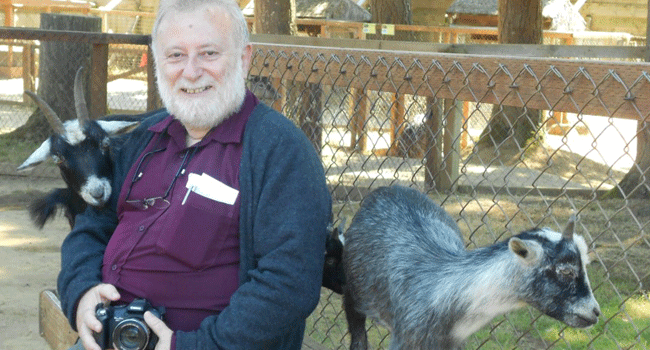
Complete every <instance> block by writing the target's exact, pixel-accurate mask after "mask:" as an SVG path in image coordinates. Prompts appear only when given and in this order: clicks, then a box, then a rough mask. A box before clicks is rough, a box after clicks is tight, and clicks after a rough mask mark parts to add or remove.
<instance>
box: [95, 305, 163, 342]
mask: <svg viewBox="0 0 650 350" xmlns="http://www.w3.org/2000/svg"><path fill="white" fill-rule="evenodd" d="M146 311H151V313H152V314H153V315H154V316H156V317H158V318H160V319H162V317H163V315H164V314H165V308H164V307H159V308H154V307H153V306H152V305H151V304H150V303H149V302H148V301H147V300H145V299H135V300H133V302H131V304H128V305H118V306H108V307H105V306H104V304H98V305H97V307H96V308H95V316H97V319H98V320H99V322H101V323H102V331H101V332H100V333H94V332H93V335H94V336H95V341H96V342H97V344H98V345H99V346H100V347H101V348H102V349H118V350H148V349H151V350H153V349H154V348H155V347H156V343H158V337H157V336H156V334H155V333H154V332H153V331H152V330H151V329H150V328H149V326H147V323H146V322H145V321H144V313H145V312H146Z"/></svg>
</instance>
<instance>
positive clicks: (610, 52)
mask: <svg viewBox="0 0 650 350" xmlns="http://www.w3.org/2000/svg"><path fill="white" fill-rule="evenodd" d="M0 33H1V30H0ZM555 33H556V34H557V37H559V38H562V39H568V38H565V37H564V36H563V34H565V33H562V32H555ZM549 35H550V34H549ZM553 37H556V36H555V34H553ZM251 41H252V42H253V43H254V46H255V47H259V46H260V45H266V44H277V45H291V46H293V45H298V46H313V47H345V48H350V49H359V50H391V51H396V52H422V53H425V52H426V53H435V52H438V53H457V54H472V55H494V56H517V57H519V56H521V57H536V58H543V57H549V58H558V57H580V58H598V59H603V58H623V59H633V58H638V59H643V58H644V55H645V48H644V47H642V46H641V47H638V46H612V45H610V46H603V45H579V46H567V45H532V44H498V45H497V44H495V45H484V44H449V43H447V44H438V43H422V42H405V41H390V40H389V41H385V40H357V39H331V38H314V37H288V36H282V35H273V34H253V35H251Z"/></svg>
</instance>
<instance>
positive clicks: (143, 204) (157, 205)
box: [125, 133, 198, 210]
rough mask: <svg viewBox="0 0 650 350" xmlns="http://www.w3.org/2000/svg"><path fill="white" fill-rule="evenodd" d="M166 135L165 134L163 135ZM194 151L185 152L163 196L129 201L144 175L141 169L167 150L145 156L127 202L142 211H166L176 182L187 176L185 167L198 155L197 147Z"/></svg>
mask: <svg viewBox="0 0 650 350" xmlns="http://www.w3.org/2000/svg"><path fill="white" fill-rule="evenodd" d="M163 134H164V133H163ZM159 144H160V138H159V139H158V141H157V144H156V147H157V146H158V145H159ZM191 149H192V151H191V152H190V150H189V149H188V150H187V151H186V152H185V156H183V161H182V162H181V166H180V167H179V168H178V170H177V171H176V174H175V175H174V178H173V179H172V181H171V183H170V184H169V187H167V190H166V191H165V193H164V194H163V195H162V196H156V197H149V198H144V199H129V196H130V195H131V190H132V189H133V185H135V183H136V182H138V181H139V180H140V179H141V178H142V175H143V171H142V170H141V169H144V168H146V164H144V163H145V159H146V160H147V163H148V162H149V159H150V156H151V155H154V154H156V153H159V152H162V151H164V150H165V149H164V148H160V149H156V150H153V151H150V152H147V153H146V154H145V155H144V156H142V159H140V162H139V163H138V166H137V167H136V169H135V173H134V174H133V178H132V179H131V184H130V185H129V190H128V192H127V193H126V200H125V202H126V203H128V204H130V205H132V206H133V207H136V208H138V209H140V210H147V209H149V208H154V209H159V210H161V209H166V208H168V207H169V205H170V203H169V200H168V199H167V197H169V194H170V193H171V190H172V188H174V184H175V183H176V180H177V179H178V178H179V177H180V176H181V175H183V174H185V167H186V166H187V165H188V164H189V162H190V160H192V157H194V155H195V154H196V151H197V149H198V147H197V146H194V147H192V148H191ZM143 164H144V166H143Z"/></svg>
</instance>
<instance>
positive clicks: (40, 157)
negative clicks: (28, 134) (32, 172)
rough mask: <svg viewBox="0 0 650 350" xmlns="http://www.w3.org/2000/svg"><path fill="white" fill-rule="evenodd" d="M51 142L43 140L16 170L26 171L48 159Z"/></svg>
mask: <svg viewBox="0 0 650 350" xmlns="http://www.w3.org/2000/svg"><path fill="white" fill-rule="evenodd" d="M51 147H52V142H51V141H50V139H47V140H45V141H44V142H43V143H42V144H41V146H40V147H39V148H37V149H36V151H34V153H32V154H31V155H30V156H29V157H27V159H26V160H25V161H24V162H23V164H21V165H20V166H19V167H18V168H17V169H16V170H18V171H21V170H27V169H30V168H33V167H35V166H37V165H38V164H40V163H42V162H43V161H45V160H47V159H48V158H49V157H50V150H51Z"/></svg>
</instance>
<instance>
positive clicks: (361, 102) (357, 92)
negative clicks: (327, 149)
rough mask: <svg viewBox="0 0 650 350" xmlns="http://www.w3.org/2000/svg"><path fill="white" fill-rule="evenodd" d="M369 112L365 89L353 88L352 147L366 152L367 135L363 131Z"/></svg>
mask: <svg viewBox="0 0 650 350" xmlns="http://www.w3.org/2000/svg"><path fill="white" fill-rule="evenodd" d="M367 113H368V96H367V92H366V90H364V89H353V90H352V112H351V113H350V115H351V117H350V132H351V135H350V148H352V149H356V150H358V151H361V152H364V151H365V150H366V138H367V135H366V134H365V133H364V132H363V129H364V125H365V123H366V115H367Z"/></svg>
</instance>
